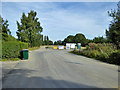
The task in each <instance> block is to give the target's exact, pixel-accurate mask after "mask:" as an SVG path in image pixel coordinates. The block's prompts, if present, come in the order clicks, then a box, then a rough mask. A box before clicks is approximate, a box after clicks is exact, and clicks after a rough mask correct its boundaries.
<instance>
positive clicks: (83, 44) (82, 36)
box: [74, 33, 88, 46]
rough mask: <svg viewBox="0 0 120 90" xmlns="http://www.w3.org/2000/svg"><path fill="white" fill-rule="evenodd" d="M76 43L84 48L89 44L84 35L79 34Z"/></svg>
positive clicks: (75, 38)
mask: <svg viewBox="0 0 120 90" xmlns="http://www.w3.org/2000/svg"><path fill="white" fill-rule="evenodd" d="M74 42H75V43H81V45H82V46H85V45H86V44H87V43H88V40H87V39H86V38H85V36H84V35H83V34H81V33H79V34H76V35H75V37H74Z"/></svg>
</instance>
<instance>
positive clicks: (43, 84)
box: [2, 48, 118, 88]
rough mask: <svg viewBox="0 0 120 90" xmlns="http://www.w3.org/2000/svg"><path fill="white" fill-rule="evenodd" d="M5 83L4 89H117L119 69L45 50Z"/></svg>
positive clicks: (38, 52) (33, 56) (21, 62)
mask: <svg viewBox="0 0 120 90" xmlns="http://www.w3.org/2000/svg"><path fill="white" fill-rule="evenodd" d="M2 83H3V88H117V87H118V66H115V65H111V64H106V63H102V62H99V61H96V60H93V59H90V58H86V57H83V56H78V55H74V54H71V53H68V51H66V50H52V49H47V50H46V49H44V48H41V49H38V50H35V51H32V52H31V53H30V58H29V60H23V61H20V62H19V64H18V65H16V67H15V68H14V70H13V71H11V72H10V73H9V74H8V75H7V76H6V77H5V78H4V79H3V82H2Z"/></svg>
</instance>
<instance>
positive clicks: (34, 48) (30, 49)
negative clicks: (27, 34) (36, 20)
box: [29, 47, 40, 51]
mask: <svg viewBox="0 0 120 90" xmlns="http://www.w3.org/2000/svg"><path fill="white" fill-rule="evenodd" d="M39 48H40V47H32V48H29V51H33V50H37V49H39Z"/></svg>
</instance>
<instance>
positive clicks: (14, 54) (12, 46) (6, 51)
mask: <svg viewBox="0 0 120 90" xmlns="http://www.w3.org/2000/svg"><path fill="white" fill-rule="evenodd" d="M26 48H28V44H27V43H23V42H18V41H8V42H2V58H3V59H5V58H18V56H19V54H20V50H22V49H26Z"/></svg>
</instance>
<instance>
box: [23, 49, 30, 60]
mask: <svg viewBox="0 0 120 90" xmlns="http://www.w3.org/2000/svg"><path fill="white" fill-rule="evenodd" d="M21 57H22V59H28V57H29V50H28V49H22V50H21Z"/></svg>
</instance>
